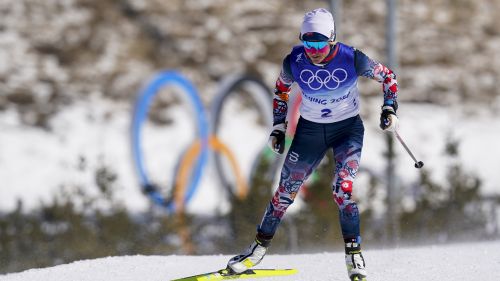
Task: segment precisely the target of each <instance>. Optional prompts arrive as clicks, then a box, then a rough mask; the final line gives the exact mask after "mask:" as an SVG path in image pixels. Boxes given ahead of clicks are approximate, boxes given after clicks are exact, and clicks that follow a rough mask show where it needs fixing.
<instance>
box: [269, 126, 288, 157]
mask: <svg viewBox="0 0 500 281" xmlns="http://www.w3.org/2000/svg"><path fill="white" fill-rule="evenodd" d="M286 125H287V124H286V123H280V124H277V125H274V126H273V131H272V132H271V135H270V136H269V140H268V142H267V144H268V145H269V147H270V148H271V149H272V150H273V151H274V152H275V153H279V154H283V151H285V132H286Z"/></svg>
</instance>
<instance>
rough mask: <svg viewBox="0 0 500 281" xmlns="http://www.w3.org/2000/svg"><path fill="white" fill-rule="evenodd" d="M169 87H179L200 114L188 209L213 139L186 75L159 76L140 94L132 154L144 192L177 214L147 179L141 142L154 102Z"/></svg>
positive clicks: (197, 120)
mask: <svg viewBox="0 0 500 281" xmlns="http://www.w3.org/2000/svg"><path fill="white" fill-rule="evenodd" d="M169 84H175V85H178V86H180V87H181V88H182V90H184V91H185V92H186V94H187V95H188V96H189V98H190V101H191V104H192V105H193V107H194V110H195V111H194V112H197V113H198V114H197V116H196V124H197V131H198V132H197V133H198V136H197V137H198V139H200V140H201V151H200V154H199V156H198V159H197V161H196V166H195V169H194V171H193V174H192V180H191V181H190V182H189V187H188V189H187V192H186V197H185V198H184V202H185V204H186V205H187V204H188V202H189V201H190V200H191V199H192V197H193V195H194V193H195V192H196V189H197V187H198V184H199V182H200V179H201V175H202V172H203V168H204V166H205V165H206V163H207V160H208V138H209V129H208V120H207V115H206V112H205V109H204V107H203V103H202V101H201V99H200V96H199V95H198V92H197V91H196V88H195V87H194V86H193V84H191V83H190V82H189V80H187V79H186V78H184V77H183V76H182V75H180V74H179V73H177V72H175V71H170V70H169V71H163V72H160V73H158V74H157V75H156V76H155V77H154V78H153V79H152V80H151V81H150V82H149V84H147V85H146V87H144V88H143V89H142V90H141V91H140V92H139V96H138V99H137V101H136V103H135V107H134V113H133V120H132V130H131V133H132V154H133V158H134V163H135V167H136V172H137V175H138V176H139V182H140V185H141V188H142V189H143V191H144V192H146V193H147V194H148V195H149V196H150V198H151V199H152V201H153V202H154V203H155V204H158V205H161V206H164V207H166V208H167V209H168V210H169V211H171V212H173V211H175V206H174V202H173V200H172V198H168V199H165V197H164V196H163V195H161V194H160V193H159V192H158V191H157V190H154V189H151V187H152V183H151V182H150V180H149V177H148V175H147V172H146V169H145V165H144V159H143V153H142V150H141V138H140V135H141V134H140V132H141V127H142V124H143V123H144V121H145V120H146V118H147V113H148V110H149V107H150V105H151V102H152V100H153V98H154V96H156V94H157V93H158V92H159V90H160V89H161V88H162V87H165V86H167V85H169Z"/></svg>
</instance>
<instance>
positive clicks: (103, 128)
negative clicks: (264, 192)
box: [0, 97, 500, 213]
mask: <svg viewBox="0 0 500 281" xmlns="http://www.w3.org/2000/svg"><path fill="white" fill-rule="evenodd" d="M379 102H380V99H374V100H373V102H372V101H371V100H370V99H366V100H365V102H364V104H363V108H364V112H365V113H364V116H365V128H366V132H365V145H364V151H363V155H362V166H363V167H365V168H368V169H370V170H372V171H374V172H375V173H377V174H380V175H383V174H384V169H385V161H384V158H383V153H384V151H385V149H386V146H385V138H384V132H381V131H380V129H379V128H378V114H379V113H378V110H379ZM131 108H132V105H131V104H127V103H116V102H112V101H106V100H102V99H99V98H97V97H93V98H92V97H91V98H89V99H88V100H85V101H78V102H76V103H74V104H73V105H72V106H69V107H67V108H65V109H63V110H62V111H61V112H60V113H58V115H57V116H56V117H55V118H54V119H53V120H52V121H51V126H52V128H53V130H52V131H51V132H47V131H43V130H41V129H37V128H33V127H27V126H24V125H21V124H19V122H18V118H17V115H16V113H15V112H14V111H4V112H1V113H0V178H1V179H2V185H1V186H0V209H1V210H11V209H12V208H14V207H15V204H16V199H17V198H20V199H23V201H24V203H25V204H24V205H25V206H26V207H28V209H29V208H30V207H34V206H36V205H37V204H38V203H39V202H40V201H48V200H50V198H51V197H52V196H53V194H55V193H56V192H57V190H58V189H59V188H60V187H61V186H66V187H67V186H72V185H73V186H74V185H79V186H82V187H84V188H86V189H88V192H92V190H96V189H95V188H94V187H95V175H94V172H95V170H96V168H97V167H100V166H108V167H111V169H112V170H113V171H114V172H115V173H116V174H117V176H118V178H117V182H116V184H115V187H116V189H117V191H116V192H117V196H118V198H119V199H120V200H122V201H123V202H124V203H125V205H126V206H127V207H128V208H129V209H130V210H145V209H146V208H147V206H148V199H147V198H146V197H145V196H144V195H143V194H142V193H141V192H140V190H139V187H138V184H137V178H136V176H135V171H134V165H133V162H132V157H131V149H130V136H129V134H130V132H129V129H130V121H131ZM235 108H236V109H235V110H239V112H238V113H237V114H234V113H231V112H228V113H224V114H223V120H222V125H221V131H220V136H219V137H220V138H221V139H222V140H223V142H224V143H226V144H227V145H228V146H229V147H230V148H231V150H233V152H234V153H235V155H236V158H237V161H238V162H239V165H240V167H241V170H242V171H243V173H244V175H245V176H248V174H249V171H250V167H251V165H252V161H253V159H254V156H255V154H256V153H258V152H259V150H260V149H261V148H262V147H263V145H265V142H266V141H267V136H268V133H269V132H268V130H267V129H266V128H263V127H261V126H259V125H257V122H256V120H257V118H258V116H257V115H258V113H257V111H256V110H251V109H250V110H242V109H241V108H239V107H235ZM225 110H226V109H225ZM398 113H399V117H400V124H401V127H400V133H401V135H402V137H403V138H404V140H405V141H406V143H407V144H408V146H409V147H410V148H411V149H412V151H413V153H414V154H415V155H416V157H417V158H419V159H420V160H422V161H424V162H425V168H426V169H429V170H430V171H431V174H432V178H433V179H435V180H436V181H438V182H445V176H446V166H447V165H448V164H449V162H448V159H447V158H446V156H445V155H444V150H445V140H446V138H447V137H448V136H451V137H453V138H455V139H458V140H459V141H460V146H459V148H460V161H461V162H462V163H463V165H464V167H465V170H466V171H468V172H472V173H474V174H476V175H478V176H479V177H480V178H481V180H482V182H483V193H485V194H499V193H500V184H499V182H500V174H499V173H498V172H497V170H498V166H499V163H500V161H499V159H500V147H499V146H498V141H500V130H498V128H500V117H499V116H497V115H495V114H494V110H471V109H468V108H467V107H450V108H447V107H442V106H437V105H421V104H405V103H401V105H400V110H399V112H398ZM169 114H171V116H172V119H173V120H174V123H173V124H172V125H171V126H168V127H155V126H154V125H152V124H149V123H148V124H146V125H145V127H144V129H143V134H144V151H145V154H146V156H145V159H146V165H147V168H148V170H149V172H150V175H151V177H152V178H153V179H154V180H155V181H156V182H159V183H162V184H167V183H171V182H172V178H173V173H174V168H175V166H176V164H177V161H178V158H179V156H180V153H181V152H182V151H183V150H184V149H185V148H186V145H187V144H188V143H190V142H191V140H192V138H193V135H194V133H193V131H194V130H193V128H194V125H193V124H191V122H190V121H189V120H190V117H189V116H188V115H186V114H187V113H186V112H185V110H183V109H182V107H177V108H173V109H172V110H170V111H169ZM230 116H231V117H230ZM229 117H230V118H229ZM395 147H396V153H397V160H396V167H397V175H398V177H399V179H400V180H401V182H402V183H411V182H412V181H415V180H416V179H417V177H418V175H419V174H418V173H419V170H417V169H415V168H414V167H413V163H412V160H411V158H410V157H409V156H408V155H407V154H406V152H405V151H404V149H403V148H402V146H400V145H399V144H398V143H396V146H395ZM214 173H215V171H214V170H213V165H211V166H209V167H208V168H207V169H206V170H205V173H204V176H203V178H202V180H201V184H200V186H199V188H198V191H197V193H196V194H195V196H194V198H193V200H192V201H191V204H190V205H189V209H188V210H189V211H191V212H195V213H196V212H206V211H207V210H208V211H213V210H215V209H218V210H219V211H220V210H221V208H222V210H224V209H227V208H226V207H227V206H226V207H224V200H223V199H222V200H210V201H208V202H212V204H207V200H205V199H206V198H214V196H213V194H214V193H218V191H219V185H218V182H217V179H216V178H217V177H216V176H215V174H214ZM356 187H357V191H356V193H357V194H358V195H360V196H362V195H363V192H364V191H365V190H366V189H365V188H364V182H363V180H362V177H361V175H360V179H359V182H358V183H357V184H356ZM403 193H404V191H403ZM218 198H220V197H218Z"/></svg>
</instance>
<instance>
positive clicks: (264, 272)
mask: <svg viewBox="0 0 500 281" xmlns="http://www.w3.org/2000/svg"><path fill="white" fill-rule="evenodd" d="M296 273H297V269H249V270H247V271H245V272H243V273H240V274H235V273H230V272H229V271H228V270H227V269H221V270H219V271H214V272H209V273H204V274H199V275H195V276H190V277H185V278H181V279H174V280H171V281H216V280H232V279H249V278H261V277H272V276H287V275H292V274H296Z"/></svg>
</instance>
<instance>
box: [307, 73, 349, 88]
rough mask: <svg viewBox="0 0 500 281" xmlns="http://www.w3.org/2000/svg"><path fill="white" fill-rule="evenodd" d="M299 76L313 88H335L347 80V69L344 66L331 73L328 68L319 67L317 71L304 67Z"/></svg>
mask: <svg viewBox="0 0 500 281" xmlns="http://www.w3.org/2000/svg"><path fill="white" fill-rule="evenodd" d="M299 77H300V80H301V81H302V82H303V83H304V84H306V85H307V86H308V87H309V88H310V89H311V90H319V89H321V88H323V87H325V88H327V89H329V90H335V89H337V88H338V87H339V86H340V83H342V82H344V81H345V80H347V71H346V70H345V69H343V68H335V69H334V70H332V72H331V73H330V72H329V71H328V70H326V69H318V70H316V72H313V71H312V70H310V69H303V70H302V71H301V72H300V75H299Z"/></svg>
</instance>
